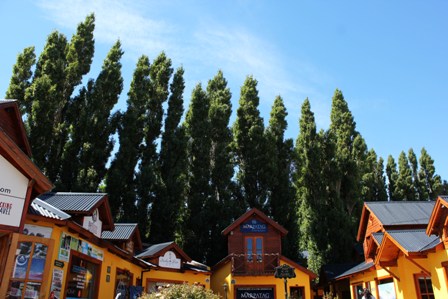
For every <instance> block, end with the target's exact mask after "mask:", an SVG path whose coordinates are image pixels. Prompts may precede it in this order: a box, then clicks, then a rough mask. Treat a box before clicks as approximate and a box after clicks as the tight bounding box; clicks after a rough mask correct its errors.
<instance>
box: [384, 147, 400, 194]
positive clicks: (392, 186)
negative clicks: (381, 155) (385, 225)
mask: <svg viewBox="0 0 448 299" xmlns="http://www.w3.org/2000/svg"><path fill="white" fill-rule="evenodd" d="M386 175H387V181H388V184H387V192H388V196H389V200H391V201H395V200H401V199H400V198H399V195H398V194H397V193H396V185H397V180H398V171H397V164H396V163H395V159H394V157H392V155H389V156H388V157H387V165H386Z"/></svg>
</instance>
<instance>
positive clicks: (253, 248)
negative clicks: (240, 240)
mask: <svg viewBox="0 0 448 299" xmlns="http://www.w3.org/2000/svg"><path fill="white" fill-rule="evenodd" d="M254 256H255V257H256V260H255V261H256V262H258V263H261V262H262V261H263V238H262V237H247V238H246V257H247V261H248V262H249V263H252V262H253V261H254Z"/></svg>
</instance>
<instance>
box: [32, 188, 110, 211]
mask: <svg viewBox="0 0 448 299" xmlns="http://www.w3.org/2000/svg"><path fill="white" fill-rule="evenodd" d="M104 196H106V193H75V192H56V193H55V192H49V193H45V194H42V195H40V196H39V199H41V200H43V201H45V202H46V203H48V204H50V205H52V206H54V207H56V208H58V209H60V210H62V211H69V212H88V211H91V210H92V208H93V207H94V206H95V205H96V204H97V203H98V202H99V201H100V200H101V199H102V198H103V197H104Z"/></svg>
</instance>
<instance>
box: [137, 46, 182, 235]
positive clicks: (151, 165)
mask: <svg viewBox="0 0 448 299" xmlns="http://www.w3.org/2000/svg"><path fill="white" fill-rule="evenodd" d="M172 73H173V68H172V67H171V59H169V58H168V57H167V56H166V55H165V53H161V54H160V55H159V56H158V57H157V58H156V59H155V60H154V62H153V64H152V66H151V68H150V78H151V81H150V98H149V102H148V103H147V104H148V105H147V107H146V113H145V125H144V138H143V146H142V156H141V162H140V165H139V171H138V173H137V195H138V198H137V211H138V223H139V227H140V230H141V231H142V235H143V237H144V238H147V237H148V232H149V221H148V219H149V218H151V222H153V223H154V222H156V223H163V224H164V230H163V231H155V230H153V229H152V228H151V235H150V236H149V237H150V239H151V241H152V242H153V243H158V242H163V241H167V240H166V238H169V240H172V239H173V238H174V232H175V226H176V224H175V223H176V219H177V217H174V216H175V214H176V213H177V212H178V211H172V210H170V209H161V210H158V211H157V212H152V213H151V211H150V205H151V203H152V202H153V201H154V198H156V197H157V194H158V193H160V189H161V178H160V163H159V156H158V152H157V146H158V143H157V142H158V139H159V137H160V134H161V130H162V120H163V104H164V103H165V102H166V101H167V100H168V95H169V81H170V78H171V75H172ZM150 213H151V214H150ZM150 215H151V217H149V216H150ZM154 219H156V221H154Z"/></svg>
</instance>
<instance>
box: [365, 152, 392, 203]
mask: <svg viewBox="0 0 448 299" xmlns="http://www.w3.org/2000/svg"><path fill="white" fill-rule="evenodd" d="M383 164H384V162H383V158H381V157H380V158H379V159H378V157H377V155H376V153H375V150H373V149H371V150H370V151H369V152H368V154H367V158H366V164H365V165H366V171H365V173H364V175H363V177H362V181H363V187H362V193H361V194H362V198H363V200H364V201H386V200H387V190H386V177H385V176H384V165H383Z"/></svg>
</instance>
